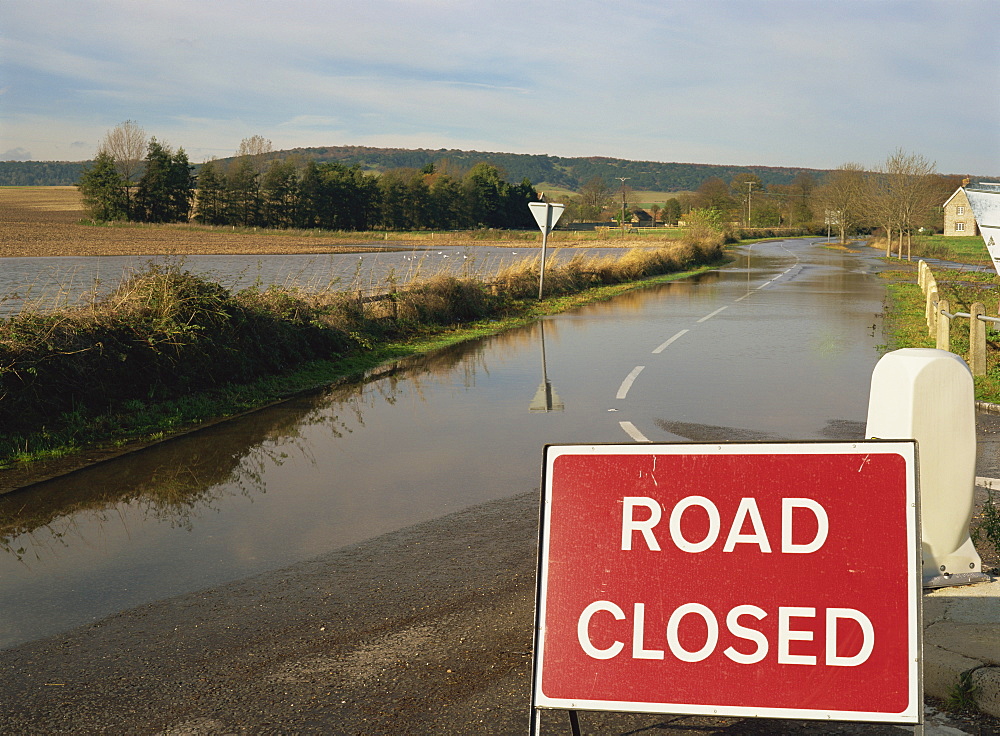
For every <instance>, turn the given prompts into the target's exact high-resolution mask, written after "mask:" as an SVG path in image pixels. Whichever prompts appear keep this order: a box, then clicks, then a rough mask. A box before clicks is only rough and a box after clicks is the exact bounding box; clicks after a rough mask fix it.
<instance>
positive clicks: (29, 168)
mask: <svg viewBox="0 0 1000 736" xmlns="http://www.w3.org/2000/svg"><path fill="white" fill-rule="evenodd" d="M88 163H89V162H87V161H0V186H5V187H65V186H71V185H73V184H76V183H77V182H78V181H80V173H81V172H82V171H83V168H84V167H85V166H87V164H88Z"/></svg>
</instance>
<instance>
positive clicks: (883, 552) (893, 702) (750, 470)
mask: <svg viewBox="0 0 1000 736" xmlns="http://www.w3.org/2000/svg"><path fill="white" fill-rule="evenodd" d="M543 475H544V478H543V480H544V493H543V508H542V525H541V551H540V552H541V553H540V556H539V577H538V581H539V582H538V597H537V602H536V613H535V615H536V621H535V661H534V669H533V684H532V707H533V717H532V727H533V729H535V730H537V728H538V722H539V710H538V709H541V708H559V709H568V710H571V711H575V710H608V711H631V712H647V713H680V714H703V715H706V714H707V715H720V716H761V717H769V718H802V719H815V720H841V721H877V722H886V723H902V724H918V725H919V724H921V723H922V717H923V707H922V702H923V698H922V682H921V679H920V678H921V674H920V673H921V649H920V647H921V636H920V631H921V630H920V621H919V617H920V590H921V586H920V552H919V549H920V547H919V544H920V528H919V517H918V508H917V472H916V443H915V442H913V441H901V440H897V441H858V442H832V443H828V442H818V443H782V444H763V443H762V444H723V445H719V444H713V445H701V444H661V445H657V444H634V445H563V446H549V447H546V449H545V463H544V471H543Z"/></svg>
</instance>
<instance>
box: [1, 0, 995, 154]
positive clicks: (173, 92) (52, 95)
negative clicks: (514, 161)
mask: <svg viewBox="0 0 1000 736" xmlns="http://www.w3.org/2000/svg"><path fill="white" fill-rule="evenodd" d="M998 26H1000V3H997V2H995V0H964V1H963V2H958V3H942V2H938V1H937V0H908V1H907V2H905V3H903V2H898V1H896V0H838V2H836V3H820V2H802V0H746V1H745V2H732V0H671V2H669V3H664V2H662V0H655V1H654V0H623V2H619V3H616V4H614V5H608V4H606V3H602V2H597V1H596V0H575V1H574V2H572V3H571V2H568V0H554V1H553V2H547V3H536V2H527V1H526V0H510V1H509V2H505V3H473V2H469V1H468V0H368V1H367V2H365V3H348V2H336V1H335V2H319V1H318V0H288V1H287V2H283V3H280V4H279V3H266V4H265V3H257V2H249V0H214V2H212V3H204V2H201V0H173V1H172V2H171V3H135V2H131V1H129V0H104V1H102V2H101V3H99V4H92V3H79V2H76V1H75V0H32V1H31V2H27V1H21V0H12V1H11V2H5V3H2V4H0V29H2V30H0V33H2V34H3V35H2V36H0V59H2V61H0V64H2V67H0V76H2V78H3V79H4V85H5V88H4V91H3V95H4V105H3V108H2V109H0V147H4V148H8V149H12V150H13V149H17V148H20V149H23V150H30V151H32V152H33V153H34V154H35V155H37V156H41V157H47V158H58V157H60V156H68V155H70V154H71V153H78V151H76V150H75V149H74V150H71V149H70V147H69V145H68V144H65V143H62V142H61V141H80V140H94V141H96V140H97V139H99V137H100V135H101V132H102V129H107V128H109V127H111V126H113V125H115V124H116V123H118V122H120V121H121V120H124V119H127V118H131V119H136V120H137V121H139V122H140V124H142V125H143V126H144V127H146V128H147V129H148V130H149V131H150V132H152V133H155V134H156V135H158V136H159V137H161V138H163V139H168V140H171V141H173V142H174V143H175V144H176V145H183V146H184V147H185V148H186V149H187V150H188V151H189V153H194V152H195V151H201V152H204V153H205V154H206V155H228V153H229V152H231V151H232V150H234V149H235V147H236V146H237V145H238V143H239V140H240V139H241V138H243V137H245V136H248V135H253V134H258V133H259V134H261V135H265V136H267V137H270V138H272V139H273V140H274V143H275V145H276V146H278V147H292V146H309V145H316V146H322V145H335V144H343V143H348V144H361V143H368V144H375V143H376V142H378V144H381V145H399V146H426V147H451V146H454V147H462V146H468V145H473V144H474V145H476V146H477V147H479V148H481V149H483V148H486V149H491V150H512V151H530V152H548V153H553V154H560V155H611V156H625V157H630V158H648V159H655V160H666V161H670V160H682V161H707V162H717V163H770V164H776V165H803V166H836V165H837V164H839V163H842V162H843V161H846V160H858V161H862V162H866V163H874V162H875V161H877V160H879V159H881V158H883V157H884V156H885V155H886V154H887V153H888V152H889V151H891V150H893V149H894V148H895V147H897V146H899V145H902V146H905V147H907V148H909V149H911V150H915V151H918V152H920V153H922V154H924V155H926V156H927V157H928V158H931V159H936V160H937V161H938V163H939V166H940V167H941V168H942V169H943V170H946V171H959V172H964V171H968V172H970V173H991V172H1000V134H998V133H997V128H998V126H996V124H995V117H996V113H997V112H998V102H997V99H996V95H995V94H991V93H990V90H992V89H995V85H996V81H997V72H998V70H1000V48H998V46H997V44H996V43H995V40H994V39H993V38H992V36H991V29H995V28H996V27H998ZM956 109H957V110H962V111H968V112H967V113H966V114H956ZM977 113H978V114H977ZM422 137H423V138H422ZM216 151H217V152H218V153H217V154H215V153H213V152H216Z"/></svg>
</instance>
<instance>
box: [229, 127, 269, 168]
mask: <svg viewBox="0 0 1000 736" xmlns="http://www.w3.org/2000/svg"><path fill="white" fill-rule="evenodd" d="M272 153H274V146H273V145H272V144H271V141H270V140H268V139H267V138H265V137H264V136H262V135H252V136H250V137H249V138H244V139H243V140H241V141H240V147H239V149H237V151H236V158H237V159H246V160H248V161H249V162H250V165H251V167H252V168H253V170H254V171H255V172H256V173H257V176H261V175H262V174H263V173H264V169H265V165H266V163H267V160H268V158H270V154H272Z"/></svg>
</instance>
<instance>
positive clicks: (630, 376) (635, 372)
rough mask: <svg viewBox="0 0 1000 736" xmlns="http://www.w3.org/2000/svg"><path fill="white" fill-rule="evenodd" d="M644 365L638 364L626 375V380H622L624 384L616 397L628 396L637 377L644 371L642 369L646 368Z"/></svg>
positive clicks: (619, 388)
mask: <svg viewBox="0 0 1000 736" xmlns="http://www.w3.org/2000/svg"><path fill="white" fill-rule="evenodd" d="M645 367H646V366H644V365H637V366H636V367H635V368H633V369H632V372H631V373H629V374H628V375H627V376H625V380H624V381H622V385H621V386H619V387H618V393H617V394H616V395H615V398H616V399H624V398H625V397H626V396H628V390H629V389H630V388H632V384H633V383H634V382H635V379H636V377H637V376H638V375H639V374H640V373H642V369H643V368H645Z"/></svg>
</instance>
